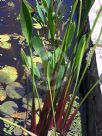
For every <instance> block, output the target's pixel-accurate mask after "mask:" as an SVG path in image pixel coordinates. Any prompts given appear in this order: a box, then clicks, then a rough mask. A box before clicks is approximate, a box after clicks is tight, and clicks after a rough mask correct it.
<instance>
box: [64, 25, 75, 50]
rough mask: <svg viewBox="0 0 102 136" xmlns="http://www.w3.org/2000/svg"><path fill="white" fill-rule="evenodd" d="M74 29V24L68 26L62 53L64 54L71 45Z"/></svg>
mask: <svg viewBox="0 0 102 136" xmlns="http://www.w3.org/2000/svg"><path fill="white" fill-rule="evenodd" d="M75 28H76V24H75V22H73V23H72V25H70V27H69V30H67V31H68V32H67V34H66V39H65V47H64V52H66V50H67V49H69V48H70V47H71V43H72V40H73V37H74V34H75Z"/></svg>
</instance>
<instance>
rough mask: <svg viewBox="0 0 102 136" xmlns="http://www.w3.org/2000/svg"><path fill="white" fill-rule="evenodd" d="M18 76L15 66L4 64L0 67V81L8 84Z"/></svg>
mask: <svg viewBox="0 0 102 136" xmlns="http://www.w3.org/2000/svg"><path fill="white" fill-rule="evenodd" d="M17 78H18V72H17V69H16V68H15V67H11V66H5V67H4V68H2V69H0V82H1V83H4V84H9V83H12V82H14V81H15V80H16V79H17Z"/></svg>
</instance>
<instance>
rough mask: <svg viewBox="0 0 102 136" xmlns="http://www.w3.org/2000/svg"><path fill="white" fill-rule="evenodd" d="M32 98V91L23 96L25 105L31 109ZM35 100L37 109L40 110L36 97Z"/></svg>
mask: <svg viewBox="0 0 102 136" xmlns="http://www.w3.org/2000/svg"><path fill="white" fill-rule="evenodd" d="M32 99H33V94H32V93H29V94H28V95H26V96H24V97H23V107H24V108H28V109H29V110H30V109H31V106H32ZM34 100H35V109H36V110H38V108H39V104H38V99H37V98H35V99H34ZM27 104H28V106H27ZM40 105H42V99H40Z"/></svg>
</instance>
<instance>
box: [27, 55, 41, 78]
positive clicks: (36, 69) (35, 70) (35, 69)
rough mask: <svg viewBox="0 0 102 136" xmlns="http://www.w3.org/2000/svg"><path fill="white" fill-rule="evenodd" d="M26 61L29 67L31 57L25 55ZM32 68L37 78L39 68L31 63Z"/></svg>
mask: <svg viewBox="0 0 102 136" xmlns="http://www.w3.org/2000/svg"><path fill="white" fill-rule="evenodd" d="M27 62H28V65H29V68H31V67H32V66H31V57H30V56H27ZM33 68H34V75H36V76H37V77H38V78H40V71H39V68H38V67H37V66H36V64H33Z"/></svg>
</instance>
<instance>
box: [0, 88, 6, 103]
mask: <svg viewBox="0 0 102 136" xmlns="http://www.w3.org/2000/svg"><path fill="white" fill-rule="evenodd" d="M6 97H7V95H6V92H5V91H4V90H0V101H1V102H2V101H4V100H5V99H6Z"/></svg>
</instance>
